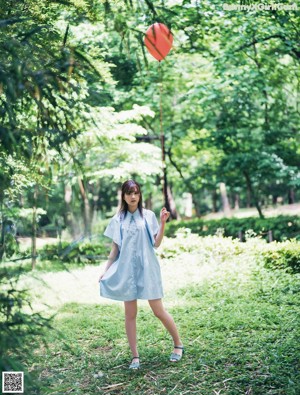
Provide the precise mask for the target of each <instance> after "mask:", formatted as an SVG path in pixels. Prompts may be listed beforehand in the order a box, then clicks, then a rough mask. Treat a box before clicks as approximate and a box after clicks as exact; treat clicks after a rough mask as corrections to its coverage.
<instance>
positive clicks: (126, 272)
mask: <svg viewBox="0 0 300 395" xmlns="http://www.w3.org/2000/svg"><path fill="white" fill-rule="evenodd" d="M169 216H170V213H169V212H168V211H167V210H166V209H165V208H163V209H162V210H161V212H160V221H161V223H160V226H159V225H158V222H157V219H156V217H155V214H154V213H153V212H152V211H150V210H146V209H144V208H143V199H142V193H141V188H140V185H139V184H138V183H137V182H135V181H133V180H128V181H126V182H124V184H123V185H122V197H121V206H120V210H119V212H118V214H116V215H115V216H114V217H113V218H112V219H111V221H110V223H109V225H108V226H107V228H106V230H105V232H104V235H105V236H107V237H109V238H111V239H112V241H113V242H112V249H111V252H110V254H109V256H108V261H107V263H106V266H105V270H104V273H102V274H101V275H100V278H99V282H100V294H101V296H103V297H105V298H110V299H114V300H120V301H124V305H125V328H126V334H127V338H128V342H129V346H130V349H131V353H132V360H131V364H130V366H129V368H130V369H138V368H139V367H140V362H139V353H138V349H137V340H136V316H137V299H146V300H148V302H149V305H150V307H151V309H152V311H153V313H154V314H155V316H156V317H157V318H159V319H160V321H161V322H162V323H163V325H164V326H165V327H166V329H167V330H168V331H169V333H170V335H171V337H172V339H173V342H174V349H173V352H172V354H171V357H170V361H171V362H178V361H179V360H180V359H181V357H182V354H183V352H184V349H183V345H182V342H181V340H180V337H179V334H178V330H177V328H176V325H175V322H174V320H173V318H172V316H171V315H170V314H169V313H168V312H167V311H166V310H165V308H164V306H163V303H162V299H161V298H162V297H163V289H162V281H161V273H160V266H159V263H158V260H157V257H156V254H155V251H154V247H159V246H160V244H161V241H162V239H163V236H164V231H165V224H166V221H167V219H168V218H169Z"/></svg>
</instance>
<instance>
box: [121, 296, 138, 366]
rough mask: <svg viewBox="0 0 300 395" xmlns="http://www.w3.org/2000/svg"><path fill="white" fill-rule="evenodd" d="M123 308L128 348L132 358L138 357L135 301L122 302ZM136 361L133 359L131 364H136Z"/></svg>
mask: <svg viewBox="0 0 300 395" xmlns="http://www.w3.org/2000/svg"><path fill="white" fill-rule="evenodd" d="M124 306H125V328H126V334H127V338H128V343H129V347H130V350H131V353H132V357H138V356H139V353H138V350H137V344H136V315H137V301H136V300H131V301H130V302H124ZM137 361H138V359H134V360H133V362H137Z"/></svg>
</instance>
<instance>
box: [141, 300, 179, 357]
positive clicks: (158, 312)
mask: <svg viewBox="0 0 300 395" xmlns="http://www.w3.org/2000/svg"><path fill="white" fill-rule="evenodd" d="M148 302H149V305H150V307H151V309H152V311H153V313H154V315H155V316H156V317H157V318H159V319H160V321H161V322H162V323H163V325H164V326H165V328H166V329H167V331H168V332H169V333H170V335H171V336H172V339H173V342H174V346H176V347H177V346H182V342H181V340H180V337H179V333H178V330H177V327H176V324H175V322H174V319H173V317H172V316H171V314H169V313H168V312H167V311H166V310H165V308H164V306H163V303H162V300H161V299H154V300H149V301H148ZM173 352H174V353H175V354H179V355H182V350H181V349H178V348H174V351H173Z"/></svg>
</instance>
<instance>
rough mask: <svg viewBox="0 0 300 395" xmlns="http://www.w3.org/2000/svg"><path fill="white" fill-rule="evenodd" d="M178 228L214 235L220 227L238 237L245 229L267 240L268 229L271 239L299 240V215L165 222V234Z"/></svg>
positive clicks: (230, 234)
mask: <svg viewBox="0 0 300 395" xmlns="http://www.w3.org/2000/svg"><path fill="white" fill-rule="evenodd" d="M179 228H188V229H191V231H192V232H193V233H196V234H198V235H200V236H208V235H214V234H217V233H218V232H220V230H221V229H222V231H223V235H224V236H227V237H233V238H239V237H240V236H241V235H243V236H242V237H243V240H245V233H246V231H247V230H250V229H251V230H252V231H254V232H255V233H256V234H257V235H258V236H261V237H262V238H263V239H265V240H268V238H269V231H272V239H273V240H277V241H284V240H286V239H291V238H296V239H299V240H300V217H298V216H283V215H280V216H277V217H269V218H264V219H261V218H257V217H248V218H222V219H220V220H209V221H206V220H203V219H201V218H197V219H192V220H186V221H172V222H170V223H168V224H167V227H166V233H165V234H166V236H169V237H174V235H175V233H176V231H177V230H178V229H179Z"/></svg>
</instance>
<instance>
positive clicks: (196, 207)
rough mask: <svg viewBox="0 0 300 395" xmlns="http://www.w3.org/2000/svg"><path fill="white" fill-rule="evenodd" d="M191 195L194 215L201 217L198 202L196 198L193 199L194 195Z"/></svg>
mask: <svg viewBox="0 0 300 395" xmlns="http://www.w3.org/2000/svg"><path fill="white" fill-rule="evenodd" d="M192 197H193V204H194V207H195V211H196V216H197V217H201V209H200V204H199V202H198V200H196V199H195V197H194V195H192Z"/></svg>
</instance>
